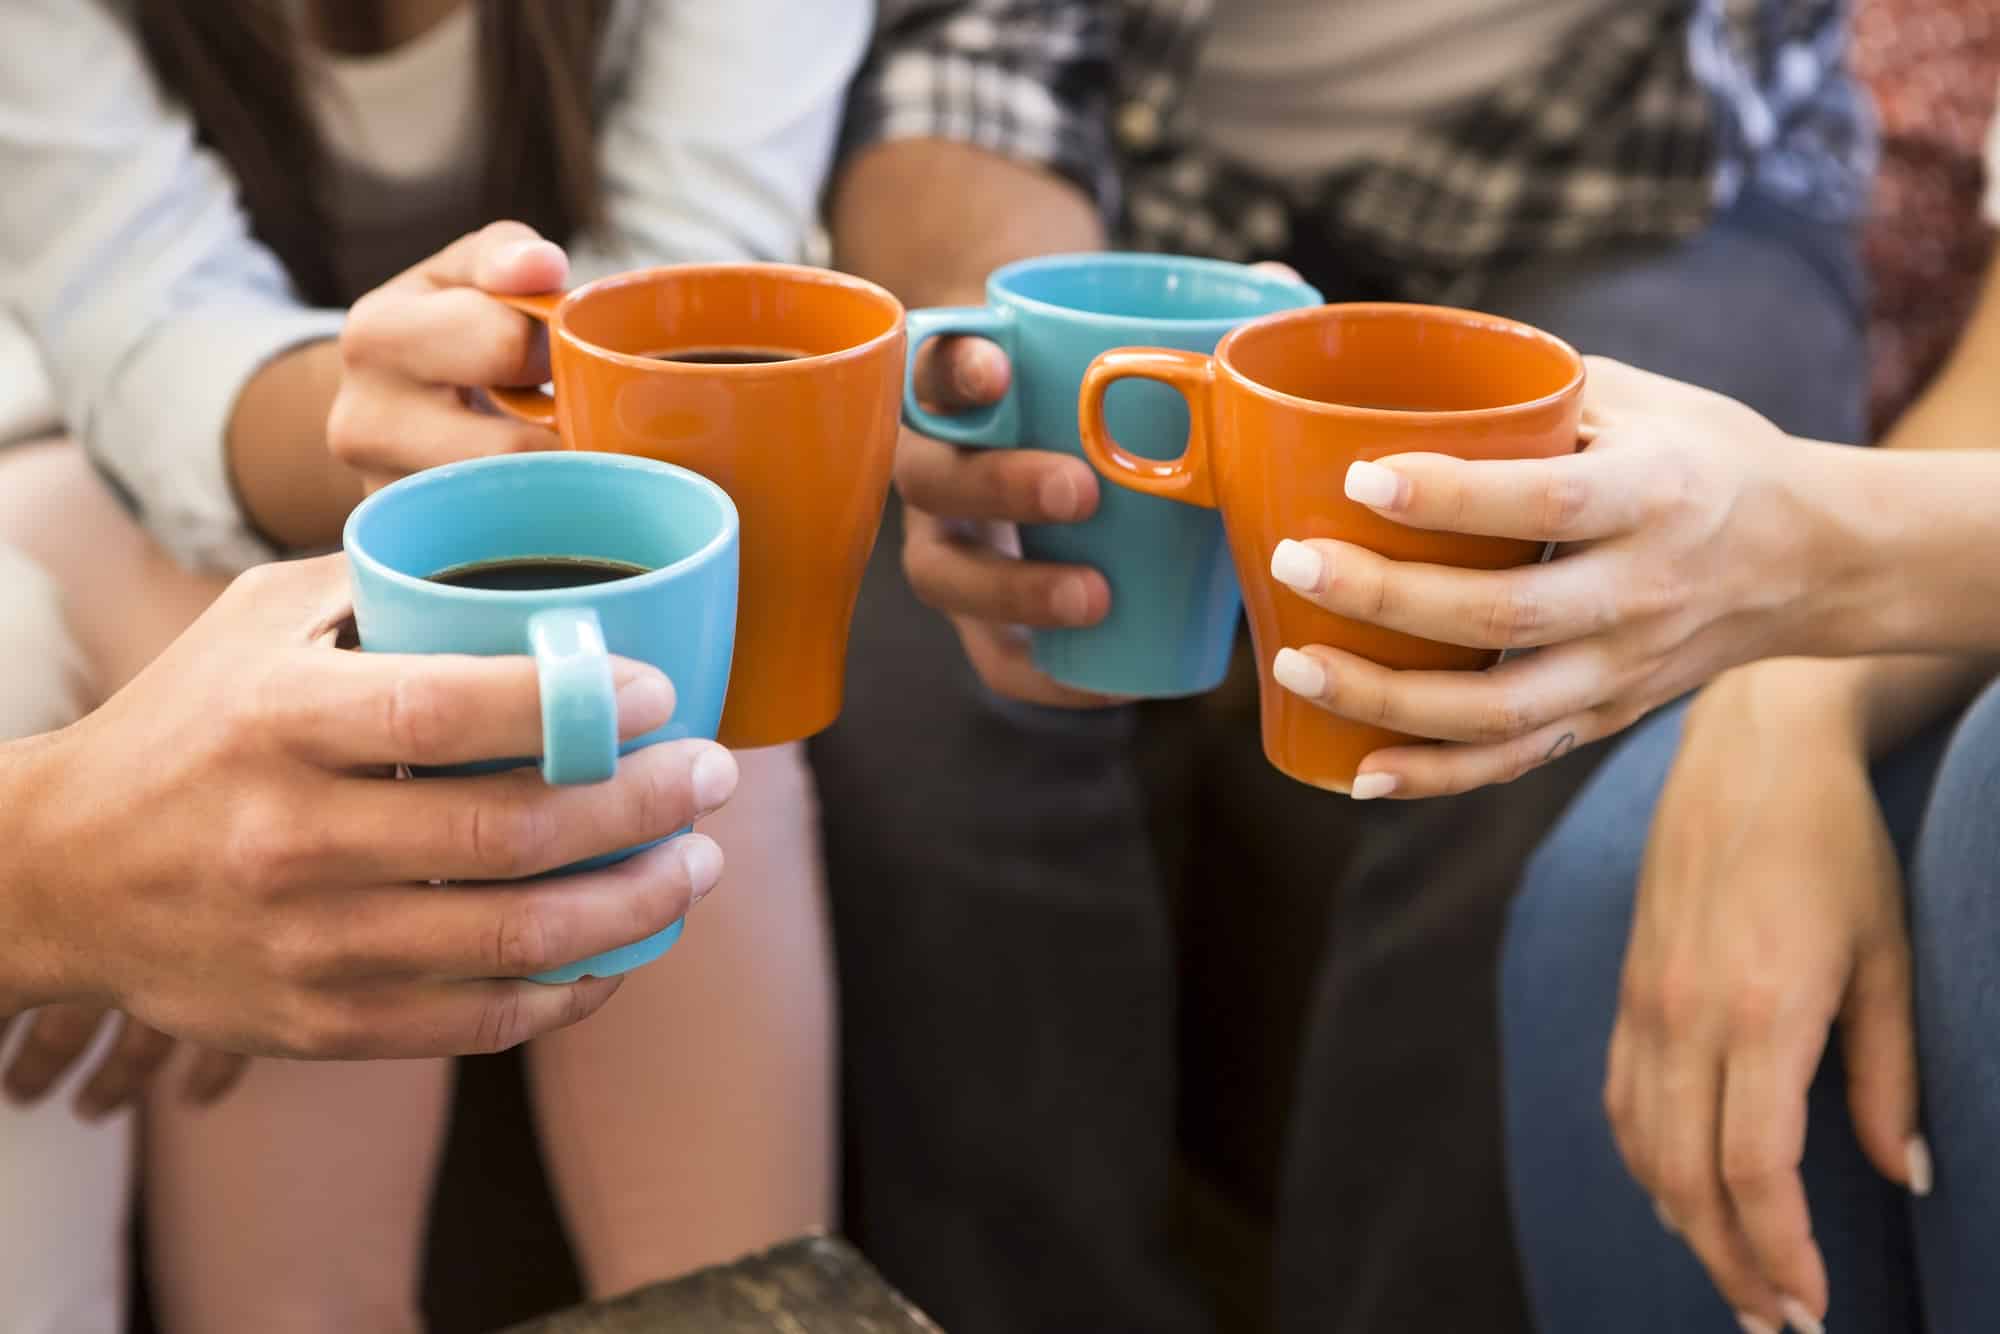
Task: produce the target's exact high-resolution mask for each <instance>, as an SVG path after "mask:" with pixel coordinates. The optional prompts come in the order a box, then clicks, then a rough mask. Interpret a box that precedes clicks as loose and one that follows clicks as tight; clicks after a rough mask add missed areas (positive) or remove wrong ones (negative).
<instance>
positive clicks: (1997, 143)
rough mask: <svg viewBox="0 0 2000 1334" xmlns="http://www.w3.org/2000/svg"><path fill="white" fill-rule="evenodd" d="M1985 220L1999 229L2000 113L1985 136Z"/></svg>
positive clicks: (1996, 114) (1995, 114)
mask: <svg viewBox="0 0 2000 1334" xmlns="http://www.w3.org/2000/svg"><path fill="white" fill-rule="evenodd" d="M1986 220H1987V221H1988V222H1990V223H1992V224H1993V225H1994V226H1996V227H2000V111H1996V112H1995V113H1994V116H1993V129H1992V131H1991V132H1990V133H1989V134H1988V135H1987V136H1986Z"/></svg>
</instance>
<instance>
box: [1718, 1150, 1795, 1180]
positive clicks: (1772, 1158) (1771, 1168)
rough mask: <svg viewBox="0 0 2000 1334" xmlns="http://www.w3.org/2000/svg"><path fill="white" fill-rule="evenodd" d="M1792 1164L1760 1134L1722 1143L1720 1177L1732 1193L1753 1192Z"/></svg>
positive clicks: (1774, 1178)
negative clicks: (1759, 1135)
mask: <svg viewBox="0 0 2000 1334" xmlns="http://www.w3.org/2000/svg"><path fill="white" fill-rule="evenodd" d="M1793 1166H1794V1164H1793V1163H1790V1162H1787V1161H1786V1157H1785V1155H1784V1154H1783V1153H1780V1152H1779V1151H1778V1150H1777V1149H1776V1148H1775V1147H1774V1146H1773V1145H1772V1144H1771V1143H1770V1142H1769V1141H1768V1140H1766V1139H1763V1138H1761V1137H1751V1138H1738V1139H1734V1140H1725V1142H1724V1143H1723V1146H1722V1180H1723V1182H1724V1184H1726V1185H1727V1186H1728V1187H1729V1189H1730V1190H1731V1191H1732V1192H1755V1191H1757V1190H1758V1189H1760V1188H1762V1187H1766V1186H1769V1185H1771V1184H1772V1183H1774V1182H1776V1181H1777V1180H1778V1179H1779V1178H1781V1177H1783V1176H1784V1175H1785V1174H1786V1173H1787V1172H1790V1171H1791V1170H1792V1168H1793Z"/></svg>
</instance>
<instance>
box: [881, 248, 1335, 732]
mask: <svg viewBox="0 0 2000 1334" xmlns="http://www.w3.org/2000/svg"><path fill="white" fill-rule="evenodd" d="M986 293H987V298H986V302H987V303H986V304H985V305H984V306H968V307H960V308H941V309H934V310H918V311H912V312H911V314H910V350H911V354H912V356H913V357H914V355H915V353H916V351H917V349H918V348H919V347H920V346H921V345H922V344H923V343H924V342H925V341H926V340H928V339H930V338H934V337H938V336H940V335H948V334H977V335H979V336H981V337H983V338H989V339H991V340H993V341H994V342H996V343H998V344H999V345H1000V346H1001V348H1003V349H1004V350H1005V351H1006V353H1007V356H1008V358H1009V360H1010V361H1011V362H1012V363H1013V371H1014V373H1013V380H1012V383H1011V385H1010V387H1009V388H1008V391H1007V396H1006V397H1005V398H1004V399H1002V400H1001V401H1000V402H999V403H997V404H995V405H993V406H992V407H988V408H984V409H980V410H978V411H976V412H969V413H955V414H952V415H949V416H945V415H940V414H936V413H932V412H929V411H926V410H925V408H924V406H923V405H922V404H921V403H919V402H917V400H916V397H915V395H914V393H912V392H911V390H910V388H909V381H907V380H906V381H905V390H904V406H903V420H904V422H905V423H906V424H908V425H909V426H910V427H912V428H914V429H916V430H919V431H922V432H924V433H925V434H926V435H930V436H934V437H936V438H938V439H940V440H946V441H950V442H951V443H953V444H959V445H972V446H985V447H996V448H1007V447H1018V448H1026V449H1041V450H1049V451H1052V452H1055V453H1061V454H1070V455H1073V456H1075V457H1077V458H1082V457H1083V442H1082V440H1081V439H1080V438H1079V437H1078V434H1077V412H1076V404H1077V391H1078V390H1079V388H1080V387H1081V386H1082V384H1083V374H1084V371H1085V370H1086V369H1087V368H1088V367H1089V365H1090V363H1091V359H1092V358H1094V357H1096V356H1097V355H1098V354H1099V353H1102V352H1107V351H1109V350H1111V349H1112V348H1116V347H1124V346H1127V345H1129V344H1133V343H1146V344H1151V345H1158V346H1163V347H1175V348H1182V349H1185V350H1188V351H1192V352H1201V353H1206V352H1210V351H1213V350H1214V348H1215V345H1216V343H1217V342H1219V341H1220V340H1221V339H1222V337H1223V336H1224V335H1225V334H1227V333H1228V332H1229V331H1230V330H1232V329H1234V328H1236V327H1237V326H1238V325H1240V324H1242V323H1243V322H1244V321H1246V320H1249V319H1253V318H1255V317H1257V316H1259V315H1268V314H1270V313H1271V312H1273V311H1279V310H1291V309H1294V308H1296V307H1300V306H1312V305H1317V304H1319V302H1320V299H1321V298H1320V295H1319V293H1318V292H1316V291H1314V290H1313V289H1312V288H1310V287H1307V286H1305V285H1304V284H1303V283H1299V282H1296V281H1293V280H1291V279H1287V278H1280V277H1277V276H1275V275H1272V274H1268V273H1262V272H1259V271H1257V270H1255V269H1251V268H1246V267H1244V266H1243V265H1240V264H1227V263H1224V262H1222V261H1220V260H1212V259H1185V258H1180V257H1177V256H1172V255H1127V254H1079V255H1051V256H1048V257H1045V258H1042V259H1031V260H1024V261H1022V262H1021V263H1018V264H1010V265H1008V266H1007V267H1005V268H1002V269H998V270H996V271H995V272H994V273H993V275H992V277H991V278H989V279H988V280H987V284H986ZM1109 411H1110V419H1111V424H1112V427H1113V429H1114V430H1116V431H1117V433H1118V438H1119V439H1120V440H1122V441H1124V442H1125V444H1126V447H1127V448H1129V449H1132V450H1134V451H1135V452H1137V453H1140V454H1147V455H1152V456H1155V457H1159V458H1166V457H1168V456H1170V455H1172V454H1174V453H1177V452H1179V450H1180V447H1181V442H1182V441H1183V440H1184V439H1185V438H1186V436H1187V410H1186V408H1185V407H1184V406H1183V405H1182V403H1181V401H1180V400H1179V399H1178V398H1177V397H1176V396H1175V395H1173V394H1171V393H1167V392H1165V391H1163V390H1157V389H1150V388H1144V389H1141V388H1136V387H1135V389H1134V391H1133V392H1131V393H1130V394H1122V395H1120V396H1119V399H1118V401H1116V402H1114V403H1112V404H1111V405H1110V409H1109ZM1021 553H1022V555H1023V556H1024V557H1026V558H1027V559H1029V560H1034V561H1053V562H1058V563H1062V564H1071V565H1089V566H1093V567H1095V568H1096V569H1098V570H1099V571H1101V572H1102V573H1103V575H1104V578H1105V582H1106V583H1108V584H1109V585H1110V587H1111V611H1110V614H1109V615H1108V616H1107V617H1106V618H1105V619H1104V620H1103V621H1101V622H1099V623H1098V624H1097V625H1094V626H1088V627H1085V628H1081V629H1054V630H1037V631H1035V632H1034V635H1033V640H1032V653H1033V660H1034V663H1035V666H1036V667H1038V668H1040V669H1041V670H1042V671H1043V672H1044V673H1046V674H1047V675H1048V676H1050V677H1051V678H1052V679H1054V680H1056V681H1060V682H1061V683H1062V684H1064V685H1067V686H1074V687H1076V688H1077V689H1080V690H1092V691H1096V692H1098V693H1100V694H1106V695H1129V696H1153V697H1164V696H1175V695H1192V694H1198V693H1200V692H1202V691H1205V690H1211V689H1213V688H1215V686H1217V685H1218V684H1220V683H1221V681H1222V677H1223V675H1224V673H1225V672H1227V670H1228V668H1229V653H1230V647H1231V645H1232V644H1233V642H1234V640H1235V636H1236V624H1237V619H1238V617H1239V616H1240V614H1241V608H1242V598H1241V595H1240V594H1239V593H1238V591H1237V587H1236V576H1235V574H1234V572H1233V571H1232V570H1231V569H1230V565H1229V553H1228V549H1227V546H1226V544H1225V542H1224V539H1223V533H1222V524H1221V521H1220V520H1218V519H1217V518H1216V516H1215V515H1213V514H1204V513H1201V512H1199V511H1196V510H1190V509H1188V508H1186V507H1185V506H1180V505H1173V504H1169V503H1166V502H1164V501H1160V500H1156V499H1153V498H1152V497H1150V496H1144V495H1139V494H1137V493H1135V492H1131V491H1119V490H1117V489H1115V488H1112V487H1104V488H1101V497H1100V500H1099V503H1098V507H1097V512H1096V513H1095V514H1093V515H1092V516H1091V517H1090V518H1088V519H1085V520H1083V521H1082V522H1081V523H1071V524H1024V525H1022V527H1021Z"/></svg>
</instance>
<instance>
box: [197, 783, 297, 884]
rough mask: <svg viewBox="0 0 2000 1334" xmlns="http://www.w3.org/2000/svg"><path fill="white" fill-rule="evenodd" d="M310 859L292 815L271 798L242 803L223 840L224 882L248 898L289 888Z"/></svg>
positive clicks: (233, 816)
mask: <svg viewBox="0 0 2000 1334" xmlns="http://www.w3.org/2000/svg"><path fill="white" fill-rule="evenodd" d="M308 857H309V849H308V848H307V847H306V846H304V844H303V843H302V841H301V840H300V839H299V838H298V835H297V830H296V828H295V825H294V821H293V820H292V819H291V818H290V812H289V811H287V810H285V809H284V807H283V805H282V804H281V803H279V802H276V801H273V800H271V799H270V798H268V797H265V798H256V797H251V798H244V799H241V800H239V801H238V802H237V803H236V804H235V809H234V811H233V813H232V816H231V819H230V823H229V825H228V828H227V830H226V832H224V834H223V835H222V837H221V839H220V840H219V847H218V861H219V863H220V868H221V871H222V874H223V878H224V879H225V881H226V882H227V883H228V884H229V885H230V887H231V888H232V889H234V890H236V891H238V893H239V894H240V895H241V896H242V897H246V898H252V899H255V898H262V897H265V896H267V895H268V894H270V893H271V892H272V891H273V890H276V889H281V888H284V887H287V886H289V885H290V884H291V883H292V880H293V877H294V874H295V872H296V871H297V870H298V869H299V867H300V865H301V863H302V862H304V861H306V860H307V859H308Z"/></svg>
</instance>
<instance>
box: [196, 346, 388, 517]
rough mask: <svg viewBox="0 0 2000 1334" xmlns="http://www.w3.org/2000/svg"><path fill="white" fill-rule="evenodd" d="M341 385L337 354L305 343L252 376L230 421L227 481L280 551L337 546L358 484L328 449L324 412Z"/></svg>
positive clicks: (336, 350) (357, 495)
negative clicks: (283, 549)
mask: <svg viewBox="0 0 2000 1334" xmlns="http://www.w3.org/2000/svg"><path fill="white" fill-rule="evenodd" d="M339 387H340V348H339V345H338V344H337V343H335V342H333V341H332V340H330V339H329V340H321V341H318V342H312V343H305V344H302V345H300V346H299V347H296V348H293V349H292V350H291V351H289V352H286V353H284V354H282V355H280V356H277V357H274V358H272V360H271V361H270V362H269V363H267V364H266V365H265V366H264V367H263V369H261V370H259V371H258V372H257V373H256V374H255V375H254V376H252V377H251V379H250V381H249V383H248V384H246V385H245V386H244V388H243V392H242V394H241V395H240V396H239V397H238V398H237V400H236V406H235V410H234V411H233V412H232V413H231V415H230V418H229V430H228V436H227V440H228V451H229V474H230V480H231V482H232V483H233V485H234V486H235V488H236V496H237V499H238V500H239V501H240V502H241V504H242V506H243V510H244V513H246V514H247V515H248V516H249V517H250V521H251V522H252V524H254V525H255V526H256V528H257V530H258V531H259V532H260V533H262V534H263V535H264V536H265V537H266V538H268V539H270V540H271V541H272V542H273V543H275V544H276V545H278V546H280V547H287V548H292V549H311V548H314V547H324V546H330V545H332V544H333V543H335V542H338V541H339V540H340V529H341V525H342V524H343V523H345V522H346V519H347V512H348V511H349V510H351V509H353V508H354V506H355V505H356V504H357V503H359V501H360V500H361V479H360V477H359V476H358V475H357V474H355V473H354V472H353V471H352V470H351V469H349V468H347V467H345V466H343V465H342V464H340V463H338V462H337V461H335V459H334V457H333V455H332V454H331V453H329V452H328V450H327V447H326V419H327V413H328V411H329V410H330V408H331V407H332V405H333V397H334V393H335V391H336V390H338V389H339Z"/></svg>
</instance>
